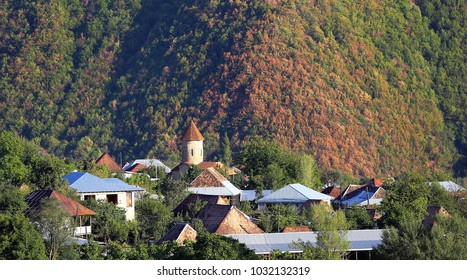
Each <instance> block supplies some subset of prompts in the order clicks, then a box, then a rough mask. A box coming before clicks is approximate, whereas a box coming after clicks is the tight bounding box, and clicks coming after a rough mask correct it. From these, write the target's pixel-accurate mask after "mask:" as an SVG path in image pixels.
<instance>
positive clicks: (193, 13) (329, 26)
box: [0, 0, 467, 176]
mask: <svg viewBox="0 0 467 280" xmlns="http://www.w3.org/2000/svg"><path fill="white" fill-rule="evenodd" d="M0 3H1V6H0V77H1V81H0V92H1V95H0V116H1V122H0V128H1V129H2V130H5V129H6V130H12V131H15V132H17V133H19V134H21V135H23V136H25V137H26V138H28V139H35V141H37V142H38V143H40V145H41V146H43V147H44V148H45V149H47V150H49V151H51V152H53V153H55V154H57V155H59V156H66V157H72V158H77V159H89V158H92V157H97V156H98V155H99V153H100V152H101V151H103V150H110V151H111V153H113V154H117V153H120V152H121V153H122V154H123V156H124V157H130V158H133V157H144V156H155V157H158V158H161V159H162V160H168V161H169V162H171V161H173V162H176V159H177V156H178V147H177V144H178V141H179V140H178V138H177V137H180V135H181V133H182V132H183V130H184V128H185V126H186V125H187V124H188V120H189V119H191V118H194V119H195V121H196V122H197V125H198V127H199V128H200V130H201V132H202V133H203V136H204V138H206V143H205V147H206V148H207V149H208V150H207V151H206V154H208V155H211V156H214V155H215V153H216V151H217V149H218V148H219V139H220V138H221V137H220V136H222V135H224V133H227V134H228V136H229V138H230V142H231V144H232V146H233V147H232V148H233V149H234V151H235V149H237V148H238V147H239V146H240V145H241V144H242V142H243V141H245V140H248V139H252V138H256V137H261V138H265V139H271V140H273V141H275V142H277V143H280V144H283V145H285V146H288V147H291V148H293V149H295V150H298V151H304V152H307V153H309V154H311V155H312V156H313V157H314V158H315V159H316V161H317V162H318V165H319V166H320V167H321V168H322V169H323V170H325V171H330V170H340V171H342V172H347V173H350V174H352V175H358V176H374V175H396V174H399V173H401V172H403V171H407V170H411V171H419V172H422V173H427V172H430V171H432V170H438V169H439V170H443V169H445V168H447V169H450V168H451V167H452V166H454V168H455V171H456V172H457V173H456V175H465V174H463V172H465V166H466V164H465V154H466V153H467V151H466V150H467V149H466V144H467V140H466V139H467V137H466V131H467V128H466V127H465V118H466V111H467V109H466V102H465V101H466V96H467V94H466V91H465V80H466V78H465V75H466V74H465V73H466V70H465V60H466V51H465V50H466V47H465V17H466V16H465V15H466V10H467V9H466V5H465V3H464V2H463V1H454V0H445V1H440V0H426V1H423V0H418V1H408V0H398V1H393V0H382V1H375V0H351V1H337V0H329V1H325V0H315V1H305V0H302V1H299V0H288V1H279V0H277V1H274V0H269V1H267V0H263V1H259V0H257V1H242V0H237V1H214V0H212V1H207V0H206V1H189V0H173V1H163V0H146V1H143V0H133V1H110V0H100V1H97V0H96V1H92V0H84V1H78V0H52V1H34V2H31V1H8V0H0Z"/></svg>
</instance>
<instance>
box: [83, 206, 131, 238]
mask: <svg viewBox="0 0 467 280" xmlns="http://www.w3.org/2000/svg"><path fill="white" fill-rule="evenodd" d="M83 204H84V205H85V206H86V207H88V208H90V209H92V210H93V211H94V212H96V215H95V216H94V219H95V220H94V221H93V224H92V230H93V232H94V233H95V235H96V238H98V239H99V240H102V241H104V242H105V243H108V242H109V241H110V240H111V241H120V242H126V241H127V238H128V227H127V225H126V215H125V210H124V209H122V208H120V207H118V206H117V205H115V204H113V203H111V202H107V201H105V200H92V199H90V200H86V201H84V202H83Z"/></svg>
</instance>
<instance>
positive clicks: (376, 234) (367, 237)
mask: <svg viewBox="0 0 467 280" xmlns="http://www.w3.org/2000/svg"><path fill="white" fill-rule="evenodd" d="M382 234H383V230H381V229H372V230H349V231H348V232H347V240H348V241H349V242H350V249H349V251H366V250H372V249H373V248H374V247H376V246H378V245H380V244H381V243H382ZM225 236H227V237H231V238H234V239H236V240H238V241H239V242H240V243H243V244H245V245H246V246H247V247H248V248H250V249H252V250H254V251H255V253H256V254H269V253H271V252H272V251H273V250H279V251H281V252H291V253H300V252H302V251H301V250H300V248H297V247H296V246H295V245H294V243H297V242H299V241H303V242H310V243H311V244H312V245H313V246H316V242H317V239H316V238H317V232H287V233H262V234H227V235H225Z"/></svg>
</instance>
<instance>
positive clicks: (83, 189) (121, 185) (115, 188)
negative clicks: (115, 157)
mask: <svg viewBox="0 0 467 280" xmlns="http://www.w3.org/2000/svg"><path fill="white" fill-rule="evenodd" d="M63 178H64V179H65V180H67V181H68V183H70V188H73V189H75V190H76V191H77V192H78V193H95V192H128V191H144V189H142V188H140V187H137V186H131V185H128V184H127V183H125V182H123V181H122V180H120V179H118V178H107V179H101V178H99V177H97V176H94V175H92V174H89V173H87V172H77V171H75V172H72V173H69V174H67V175H65V176H64V177H63Z"/></svg>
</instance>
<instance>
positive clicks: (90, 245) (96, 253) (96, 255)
mask: <svg viewBox="0 0 467 280" xmlns="http://www.w3.org/2000/svg"><path fill="white" fill-rule="evenodd" d="M102 253H103V249H102V248H101V247H100V246H99V244H97V242H96V241H94V238H93V237H90V238H88V242H87V243H86V244H84V245H82V246H81V247H80V254H81V259H82V260H103V259H104V256H103V255H102Z"/></svg>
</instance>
